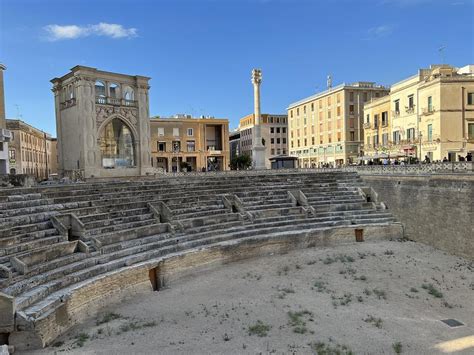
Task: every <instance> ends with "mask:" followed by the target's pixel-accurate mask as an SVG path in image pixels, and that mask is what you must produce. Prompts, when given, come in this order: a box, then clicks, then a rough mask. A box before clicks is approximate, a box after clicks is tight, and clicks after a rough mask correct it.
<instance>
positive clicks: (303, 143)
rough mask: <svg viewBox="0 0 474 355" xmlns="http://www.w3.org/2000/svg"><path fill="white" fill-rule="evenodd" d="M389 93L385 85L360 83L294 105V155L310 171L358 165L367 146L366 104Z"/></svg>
mask: <svg viewBox="0 0 474 355" xmlns="http://www.w3.org/2000/svg"><path fill="white" fill-rule="evenodd" d="M388 93H389V89H388V88H386V87H384V86H382V85H376V84H375V83H373V82H357V83H354V84H341V85H338V86H336V87H333V88H330V89H328V90H326V91H323V92H320V93H317V94H315V95H312V96H310V97H307V98H304V99H302V100H300V101H297V102H294V103H292V104H290V105H289V106H288V109H287V110H288V120H289V131H290V137H289V139H290V155H292V156H296V157H298V163H299V166H300V167H306V168H307V167H317V166H323V165H331V166H337V165H341V164H350V163H355V162H356V161H357V157H358V155H359V154H360V153H361V146H362V143H363V141H362V139H363V122H364V103H366V102H368V101H369V100H371V99H373V98H378V97H382V96H385V95H387V94H388Z"/></svg>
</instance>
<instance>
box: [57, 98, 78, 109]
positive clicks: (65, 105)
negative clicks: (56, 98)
mask: <svg viewBox="0 0 474 355" xmlns="http://www.w3.org/2000/svg"><path fill="white" fill-rule="evenodd" d="M75 104H76V98H75V97H73V98H72V99H69V100H66V101H64V102H61V103H60V108H61V110H64V109H65V108H69V107H71V106H74V105H75Z"/></svg>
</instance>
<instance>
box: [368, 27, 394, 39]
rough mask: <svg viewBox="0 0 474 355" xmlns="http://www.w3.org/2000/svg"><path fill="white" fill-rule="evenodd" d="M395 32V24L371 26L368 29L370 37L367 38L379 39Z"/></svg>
mask: <svg viewBox="0 0 474 355" xmlns="http://www.w3.org/2000/svg"><path fill="white" fill-rule="evenodd" d="M392 32H393V26H391V25H380V26H377V27H372V28H369V30H368V31H367V34H368V38H367V39H377V38H382V37H386V36H389V35H390V34H392Z"/></svg>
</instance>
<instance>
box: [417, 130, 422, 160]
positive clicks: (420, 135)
mask: <svg viewBox="0 0 474 355" xmlns="http://www.w3.org/2000/svg"><path fill="white" fill-rule="evenodd" d="M418 136H419V137H420V161H419V164H421V160H422V154H421V142H422V138H423V133H422V132H421V131H419V133H418Z"/></svg>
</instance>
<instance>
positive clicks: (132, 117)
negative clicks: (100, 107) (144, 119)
mask: <svg viewBox="0 0 474 355" xmlns="http://www.w3.org/2000/svg"><path fill="white" fill-rule="evenodd" d="M120 115H122V116H123V117H125V118H126V119H128V120H129V121H130V122H132V124H133V125H134V126H136V125H137V122H138V121H137V115H138V112H137V110H136V109H134V108H125V107H122V108H120Z"/></svg>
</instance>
